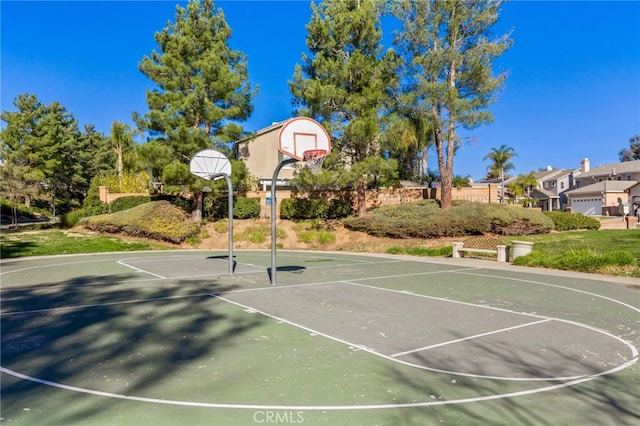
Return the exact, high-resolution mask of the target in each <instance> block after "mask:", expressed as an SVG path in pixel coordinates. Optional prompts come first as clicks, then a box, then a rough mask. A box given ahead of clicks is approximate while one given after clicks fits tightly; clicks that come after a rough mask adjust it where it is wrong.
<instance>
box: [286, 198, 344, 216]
mask: <svg viewBox="0 0 640 426" xmlns="http://www.w3.org/2000/svg"><path fill="white" fill-rule="evenodd" d="M350 214H351V201H349V200H343V199H331V200H327V199H326V198H319V199H313V200H312V199H307V198H285V199H284V200H282V202H281V203H280V218H281V219H288V220H306V219H343V218H345V217H347V216H349V215H350Z"/></svg>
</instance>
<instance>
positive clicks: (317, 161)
mask: <svg viewBox="0 0 640 426" xmlns="http://www.w3.org/2000/svg"><path fill="white" fill-rule="evenodd" d="M326 156H327V151H326V150H324V149H312V150H309V151H305V152H304V161H305V162H306V163H307V167H309V169H310V170H311V173H313V174H314V175H317V174H318V173H320V172H321V171H322V163H323V162H324V159H325V157H326Z"/></svg>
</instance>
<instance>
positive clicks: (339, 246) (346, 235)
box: [184, 220, 459, 253]
mask: <svg viewBox="0 0 640 426" xmlns="http://www.w3.org/2000/svg"><path fill="white" fill-rule="evenodd" d="M276 226H277V228H278V230H279V233H280V234H286V236H283V237H282V238H278V240H277V242H278V248H281V249H284V250H325V251H351V252H370V253H384V252H385V250H387V249H388V248H389V247H425V248H431V247H443V246H447V245H451V243H452V242H453V241H454V240H455V239H453V238H438V239H418V238H408V239H397V238H384V237H374V236H371V235H368V234H366V233H364V232H357V231H351V230H349V229H346V228H345V227H344V226H343V225H342V224H341V223H340V222H330V223H324V224H323V225H322V227H323V229H326V230H327V231H329V232H331V233H333V234H334V235H335V237H336V238H335V241H334V242H332V243H326V244H320V243H315V244H309V243H306V242H304V241H302V240H301V239H300V238H299V237H298V232H299V230H300V226H299V225H297V224H296V223H295V222H293V221H287V220H283V221H278V223H277V224H276ZM249 227H254V228H257V227H263V228H266V229H267V230H268V231H269V232H267V233H266V237H265V240H264V241H262V242H252V241H249V240H248V239H246V238H237V236H239V235H241V234H242V233H244V232H245V231H246V230H247V229H248V228H249ZM205 229H206V233H207V235H208V236H207V237H206V238H204V239H203V240H202V241H201V242H200V243H198V244H195V245H193V244H184V247H185V248H197V249H206V250H223V249H226V248H228V244H229V235H228V234H227V232H224V233H219V232H216V230H215V226H214V224H213V223H210V224H207V225H205ZM270 230H271V222H270V221H269V220H234V221H233V233H234V236H235V237H236V238H234V244H233V246H234V248H238V249H269V248H271V234H270ZM458 240H459V238H458Z"/></svg>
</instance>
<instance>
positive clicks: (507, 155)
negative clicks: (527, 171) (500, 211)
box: [483, 145, 518, 202]
mask: <svg viewBox="0 0 640 426" xmlns="http://www.w3.org/2000/svg"><path fill="white" fill-rule="evenodd" d="M517 156H518V154H516V152H515V151H514V150H513V148H511V147H510V146H507V145H502V146H501V147H500V148H497V149H496V148H491V152H489V153H488V154H487V155H485V156H484V158H483V160H487V159H488V160H491V161H492V163H491V165H490V166H489V167H487V169H488V170H491V171H494V170H500V183H501V185H500V188H501V189H500V190H501V202H504V172H505V171H506V170H513V169H515V166H514V165H513V163H510V162H509V160H511V158H513V157H517Z"/></svg>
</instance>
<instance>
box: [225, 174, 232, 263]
mask: <svg viewBox="0 0 640 426" xmlns="http://www.w3.org/2000/svg"><path fill="white" fill-rule="evenodd" d="M224 179H225V180H226V181H227V191H228V192H229V195H228V196H227V200H228V201H227V204H228V205H229V206H228V207H229V275H233V187H232V186H231V178H230V177H229V176H228V175H226V174H225V175H224Z"/></svg>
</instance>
